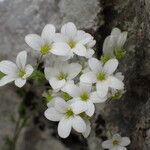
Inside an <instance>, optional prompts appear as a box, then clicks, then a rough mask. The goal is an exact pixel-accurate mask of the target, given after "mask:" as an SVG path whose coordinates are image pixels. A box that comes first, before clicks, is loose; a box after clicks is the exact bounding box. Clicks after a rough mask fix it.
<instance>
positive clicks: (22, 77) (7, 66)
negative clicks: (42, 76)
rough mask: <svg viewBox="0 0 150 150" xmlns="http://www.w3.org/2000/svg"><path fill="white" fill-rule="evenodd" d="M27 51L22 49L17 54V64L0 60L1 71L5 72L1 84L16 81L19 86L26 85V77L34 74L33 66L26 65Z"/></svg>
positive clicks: (0, 80)
mask: <svg viewBox="0 0 150 150" xmlns="http://www.w3.org/2000/svg"><path fill="white" fill-rule="evenodd" d="M26 60H27V52H26V51H22V52H20V53H19V54H18V55H17V58H16V64H15V63H13V62H11V61H8V60H3V61H1V62H0V71H1V72H3V73H4V74H5V76H4V77H3V78H1V79H0V86H3V85H5V84H7V83H9V82H12V81H15V85H16V86H18V87H22V86H24V84H25V83H26V79H27V78H28V77H29V76H30V75H31V74H32V72H33V67H32V66H31V65H26Z"/></svg>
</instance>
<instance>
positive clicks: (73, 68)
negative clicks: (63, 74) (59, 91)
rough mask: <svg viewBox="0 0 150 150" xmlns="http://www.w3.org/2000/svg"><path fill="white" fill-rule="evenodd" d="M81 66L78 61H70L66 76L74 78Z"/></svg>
mask: <svg viewBox="0 0 150 150" xmlns="http://www.w3.org/2000/svg"><path fill="white" fill-rule="evenodd" d="M81 69H82V66H81V65H80V64H78V63H71V64H69V66H68V68H67V71H68V73H69V75H68V78H69V79H73V78H75V77H76V76H77V75H78V74H79V73H80V71H81Z"/></svg>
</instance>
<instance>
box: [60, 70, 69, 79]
mask: <svg viewBox="0 0 150 150" xmlns="http://www.w3.org/2000/svg"><path fill="white" fill-rule="evenodd" d="M67 77H68V73H64V72H60V74H59V75H58V80H63V79H64V80H67Z"/></svg>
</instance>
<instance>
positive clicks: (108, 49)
mask: <svg viewBox="0 0 150 150" xmlns="http://www.w3.org/2000/svg"><path fill="white" fill-rule="evenodd" d="M115 45H116V41H115V38H114V37H113V36H108V37H106V39H105V40H104V43H103V53H104V54H108V55H110V56H113V51H114V46H115Z"/></svg>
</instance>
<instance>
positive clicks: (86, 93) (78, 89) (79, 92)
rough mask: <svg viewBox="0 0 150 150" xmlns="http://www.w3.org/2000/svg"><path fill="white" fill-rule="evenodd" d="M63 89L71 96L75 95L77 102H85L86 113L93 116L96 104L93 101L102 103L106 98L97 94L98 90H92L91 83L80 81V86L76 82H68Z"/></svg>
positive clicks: (74, 98)
mask: <svg viewBox="0 0 150 150" xmlns="http://www.w3.org/2000/svg"><path fill="white" fill-rule="evenodd" d="M63 91H65V92H67V93H68V94H69V95H70V96H72V97H73V100H74V101H76V103H77V102H83V103H84V104H85V106H86V108H87V110H86V111H85V113H86V114H87V115H88V116H90V117H91V116H92V115H93V114H94V112H95V106H94V104H93V103H102V102H104V101H105V100H106V97H105V98H101V97H99V96H98V95H97V92H91V91H92V85H91V84H84V83H80V85H79V86H76V85H74V84H67V86H65V88H64V89H63Z"/></svg>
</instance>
